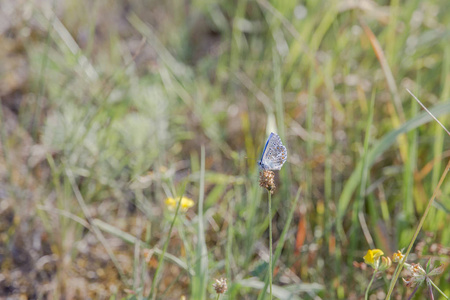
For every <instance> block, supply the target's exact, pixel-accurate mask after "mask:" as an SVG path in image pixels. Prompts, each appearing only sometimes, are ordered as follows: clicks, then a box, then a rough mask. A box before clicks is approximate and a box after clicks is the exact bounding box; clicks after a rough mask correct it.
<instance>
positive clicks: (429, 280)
mask: <svg viewBox="0 0 450 300" xmlns="http://www.w3.org/2000/svg"><path fill="white" fill-rule="evenodd" d="M428 282H429V283H430V284H431V285H432V286H434V288H435V289H436V290H437V291H438V292H439V293H441V295H442V296H444V298H445V299H448V297H447V295H446V294H444V292H443V291H441V290H440V289H439V288H438V286H437V285H436V284H435V283H434V282H433V281H431V279H428Z"/></svg>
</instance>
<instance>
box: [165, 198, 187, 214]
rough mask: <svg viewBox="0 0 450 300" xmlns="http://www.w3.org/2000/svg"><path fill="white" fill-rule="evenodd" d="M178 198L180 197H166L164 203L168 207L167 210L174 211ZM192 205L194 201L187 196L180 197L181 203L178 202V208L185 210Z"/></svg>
mask: <svg viewBox="0 0 450 300" xmlns="http://www.w3.org/2000/svg"><path fill="white" fill-rule="evenodd" d="M178 199H180V198H176V199H174V198H167V199H166V201H165V203H166V206H167V207H168V208H169V210H171V211H174V210H175V209H176V208H177V204H178ZM192 206H194V201H193V200H192V199H190V198H188V197H182V198H181V204H180V209H181V211H183V212H186V211H187V210H188V209H189V208H191V207H192Z"/></svg>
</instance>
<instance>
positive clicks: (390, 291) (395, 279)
mask: <svg viewBox="0 0 450 300" xmlns="http://www.w3.org/2000/svg"><path fill="white" fill-rule="evenodd" d="M449 169H450V160H449V161H448V163H447V166H446V167H445V170H444V173H442V176H441V179H439V183H438V185H437V186H436V188H435V189H434V192H433V195H432V196H431V198H430V200H429V201H428V205H427V207H426V208H425V211H424V213H423V215H422V218H421V219H420V222H419V225H418V226H417V229H416V231H415V232H414V236H413V238H412V240H411V242H410V243H409V246H408V249H407V250H406V253H405V257H404V258H403V259H402V261H401V262H400V266H399V268H398V270H397V272H396V273H395V274H394V276H393V279H392V281H391V284H390V286H389V291H388V293H387V295H386V300H388V299H390V298H391V294H392V291H393V290H394V287H395V283H396V282H397V279H398V277H399V276H400V273H401V271H402V269H403V265H404V264H405V262H406V258H407V257H408V255H409V253H410V252H411V249H412V246H413V244H414V242H415V241H416V238H417V236H418V235H419V232H420V230H421V229H422V226H423V223H424V222H425V219H426V217H427V215H428V212H429V210H430V208H431V206H432V205H433V202H434V199H435V198H436V195H437V193H438V192H439V190H440V187H441V185H442V182H443V181H444V179H445V177H446V176H447V173H448V171H449Z"/></svg>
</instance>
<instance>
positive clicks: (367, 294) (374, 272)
mask: <svg viewBox="0 0 450 300" xmlns="http://www.w3.org/2000/svg"><path fill="white" fill-rule="evenodd" d="M376 274H377V270H374V271H373V275H372V279H370V282H369V285H368V286H367V289H366V295H365V296H364V299H365V300H368V299H369V291H370V287H371V286H372V283H373V280H374V279H375V275H376Z"/></svg>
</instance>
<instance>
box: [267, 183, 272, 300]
mask: <svg viewBox="0 0 450 300" xmlns="http://www.w3.org/2000/svg"><path fill="white" fill-rule="evenodd" d="M267 195H269V295H270V296H269V299H270V300H272V276H273V267H272V193H271V192H270V191H267Z"/></svg>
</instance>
